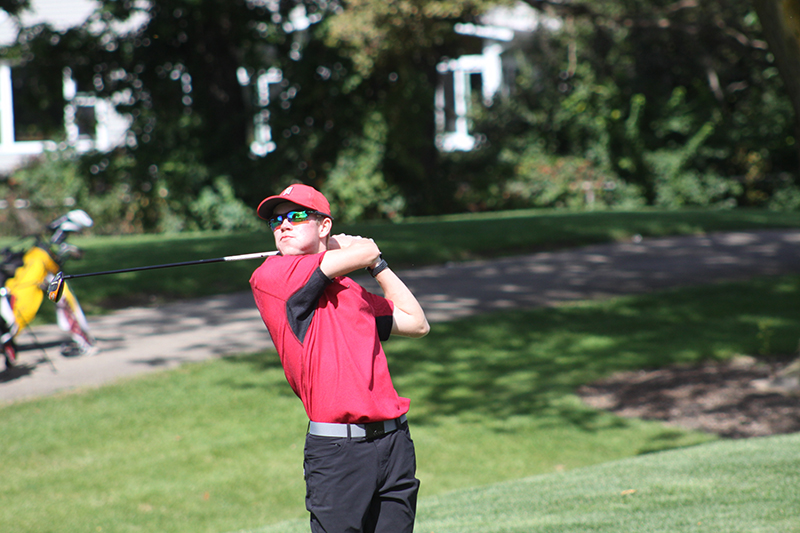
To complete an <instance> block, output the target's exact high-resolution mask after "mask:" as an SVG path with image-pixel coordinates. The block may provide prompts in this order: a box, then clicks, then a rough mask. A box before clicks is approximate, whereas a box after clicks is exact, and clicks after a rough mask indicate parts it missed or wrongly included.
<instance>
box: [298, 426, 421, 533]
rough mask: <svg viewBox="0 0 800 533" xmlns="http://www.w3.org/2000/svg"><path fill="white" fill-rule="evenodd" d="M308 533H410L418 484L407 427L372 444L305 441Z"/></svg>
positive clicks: (354, 440)
mask: <svg viewBox="0 0 800 533" xmlns="http://www.w3.org/2000/svg"><path fill="white" fill-rule="evenodd" d="M303 467H304V471H305V478H306V508H307V509H308V511H309V512H310V513H311V531H312V532H313V533H345V532H363V533H381V532H384V533H388V532H391V533H405V532H408V533H410V532H412V531H413V530H414V517H415V515H416V509H417V492H418V490H419V480H418V479H417V478H416V477H415V472H416V469H417V461H416V455H415V453H414V442H413V441H412V440H411V434H410V432H409V430H408V426H407V425H406V426H404V427H402V428H400V429H398V430H397V431H393V432H391V433H388V434H386V435H383V436H381V437H379V438H376V439H374V440H366V439H363V438H352V439H348V438H335V437H319V436H316V435H307V436H306V447H305V461H304V463H303Z"/></svg>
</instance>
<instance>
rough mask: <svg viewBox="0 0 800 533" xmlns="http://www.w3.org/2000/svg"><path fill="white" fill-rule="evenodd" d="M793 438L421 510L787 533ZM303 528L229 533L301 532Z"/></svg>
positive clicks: (699, 531) (794, 522)
mask: <svg viewBox="0 0 800 533" xmlns="http://www.w3.org/2000/svg"><path fill="white" fill-rule="evenodd" d="M798 446H800V434H794V435H788V436H778V437H770V438H760V439H752V440H748V441H727V442H715V443H711V444H704V445H701V446H696V447H694V448H687V449H681V450H672V451H668V452H661V453H656V454H648V455H644V456H640V457H634V458H628V459H623V460H619V461H614V462H610V463H605V464H602V465H596V466H591V467H586V468H581V469H577V470H572V471H569V472H565V473H552V474H545V475H541V476H533V477H529V478H525V479H519V480H514V481H509V482H505V483H498V484H493V485H487V486H483V487H473V488H468V489H464V490H459V491H454V492H451V493H447V494H442V495H438V496H434V497H430V498H425V499H423V500H422V501H421V502H420V505H419V512H418V515H417V524H416V531H423V532H426V533H430V532H435V533H530V532H534V531H535V532H537V533H539V532H541V533H563V532H565V531H568V532H570V533H583V532H593V533H619V532H620V531H637V532H638V531H647V532H650V533H675V532H676V531H680V532H692V533H718V532H720V531H724V532H725V533H789V532H796V531H798V524H800V506H798V505H797V502H798V501H800V460H798V458H797V448H798ZM307 531H308V524H307V520H293V521H287V522H283V523H280V524H275V525H272V526H264V527H257V528H251V529H247V530H239V531H238V532H237V533H306V532H307Z"/></svg>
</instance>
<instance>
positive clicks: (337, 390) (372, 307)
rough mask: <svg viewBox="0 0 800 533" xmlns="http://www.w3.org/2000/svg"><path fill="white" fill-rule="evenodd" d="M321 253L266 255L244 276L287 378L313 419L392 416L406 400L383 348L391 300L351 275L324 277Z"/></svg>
mask: <svg viewBox="0 0 800 533" xmlns="http://www.w3.org/2000/svg"><path fill="white" fill-rule="evenodd" d="M323 256H324V252H323V253H320V254H314V255H295V256H271V257H268V258H267V260H266V261H264V263H263V264H262V265H261V266H260V267H259V268H258V269H256V271H255V272H253V275H252V277H251V278H250V286H251V288H252V289H253V296H254V297H255V301H256V306H258V310H259V312H260V313H261V318H262V319H263V320H264V324H266V326H267V329H268V330H269V333H270V335H271V336H272V342H273V343H274V344H275V347H276V348H277V350H278V354H279V355H280V358H281V363H282V364H283V370H284V373H285V374H286V379H287V380H288V381H289V385H290V386H291V387H292V390H294V392H295V394H297V396H298V397H299V398H300V400H301V401H302V402H303V405H304V406H305V409H306V413H307V414H308V418H309V419H310V420H312V421H314V422H336V423H351V424H352V423H365V422H377V421H381V420H390V419H393V418H397V417H399V416H400V415H402V414H405V413H406V412H407V411H408V406H409V400H408V399H407V398H401V397H399V396H398V395H397V392H396V391H395V389H394V385H393V384H392V378H391V376H390V375H389V368H388V365H387V362H386V354H385V353H384V352H383V347H382V346H381V340H386V339H387V338H388V337H389V334H390V332H391V326H392V310H393V304H392V302H391V301H389V300H387V299H385V298H383V297H381V296H378V295H375V294H372V293H370V292H369V291H367V290H366V289H364V288H363V287H361V286H360V285H359V284H357V283H356V282H354V281H353V280H352V279H350V278H347V277H338V278H335V279H334V280H330V279H328V278H327V277H326V276H325V275H324V274H323V273H322V271H321V270H320V268H319V266H320V263H321V262H322V258H323Z"/></svg>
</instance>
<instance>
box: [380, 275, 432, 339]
mask: <svg viewBox="0 0 800 533" xmlns="http://www.w3.org/2000/svg"><path fill="white" fill-rule="evenodd" d="M375 280H376V281H377V282H378V285H380V287H381V290H382V291H383V295H384V297H386V299H387V300H391V301H392V303H393V304H394V307H395V310H394V314H393V318H394V323H393V326H392V333H393V334H396V335H404V336H407V337H423V336H425V335H427V334H428V332H429V331H430V325H429V324H428V320H427V318H426V317H425V311H424V310H423V309H422V306H421V305H420V304H419V301H418V300H417V298H416V296H414V293H412V292H411V290H410V289H409V288H408V287H407V286H406V284H405V283H403V280H401V279H400V278H399V277H398V276H397V274H395V273H394V272H393V271H392V270H391V269H390V268H386V269H384V270H382V271H381V272H380V273H379V274H378V275H377V276H376V277H375Z"/></svg>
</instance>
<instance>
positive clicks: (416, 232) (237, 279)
mask: <svg viewBox="0 0 800 533" xmlns="http://www.w3.org/2000/svg"><path fill="white" fill-rule="evenodd" d="M798 227H800V213H775V212H770V211H760V210H748V209H736V210H725V211H719V210H686V211H656V210H643V211H636V212H614V211H606V212H593V213H591V212H590V213H571V212H564V211H547V210H521V211H507V212H500V213H484V214H471V215H453V216H445V217H433V218H425V219H410V220H408V221H406V222H404V223H402V224H389V223H365V224H359V225H355V226H344V225H338V224H337V225H336V226H335V227H334V231H335V232H336V233H340V232H343V233H350V234H355V235H363V236H367V237H372V238H374V239H375V241H376V242H377V243H378V244H379V245H380V247H381V250H382V251H383V254H384V257H386V258H387V259H388V260H389V261H390V263H391V264H392V266H393V267H395V268H399V267H411V266H421V265H429V264H441V263H445V262H447V261H462V260H465V259H472V258H487V257H497V256H508V255H517V254H521V253H526V252H534V251H540V250H552V249H556V248H565V247H568V246H575V245H583V244H590V243H597V242H608V241H619V240H627V239H630V238H631V237H632V236H634V235H637V234H640V235H643V236H665V235H677V234H684V235H685V234H698V233H707V232H713V231H734V230H743V229H770V228H798ZM10 241H11V239H0V246H2V245H5V244H7V243H9V242H10ZM71 242H74V243H75V244H78V245H80V246H81V247H82V248H83V249H84V250H85V257H84V258H83V259H82V260H80V261H71V262H68V263H67V264H66V265H65V267H64V270H65V272H66V273H67V274H70V273H73V274H77V273H83V272H98V271H106V270H116V269H121V268H129V267H136V266H143V265H157V264H165V263H175V262H181V261H192V260H197V259H207V258H215V257H223V256H228V255H237V254H244V253H251V252H259V251H267V250H273V249H274V243H273V239H272V234H271V233H270V232H269V231H268V230H267V229H266V227H265V229H264V230H262V231H258V232H250V233H234V234H230V233H214V232H207V233H184V234H174V235H134V236H124V237H84V236H77V237H75V238H73V239H72V240H71ZM256 266H257V262H255V261H242V262H236V263H215V264H210V265H201V266H192V267H182V268H173V269H165V270H155V271H145V272H132V273H126V274H118V275H113V276H98V277H91V278H83V279H75V280H72V281H71V282H70V283H71V284H72V286H73V288H74V289H75V293H76V294H77V295H78V298H79V299H80V301H81V303H82V304H83V306H84V308H85V310H86V311H87V312H88V313H97V312H101V311H102V310H103V309H109V308H111V309H113V308H121V307H126V306H129V305H132V304H147V303H156V302H159V301H163V300H164V299H174V298H190V297H197V296H204V295H210V294H220V293H225V292H234V291H245V290H249V285H248V280H249V278H250V274H251V273H252V272H253V270H254V269H255V267H256ZM50 314H51V313H46V315H48V316H49V315H50ZM43 315H45V314H43Z"/></svg>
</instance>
